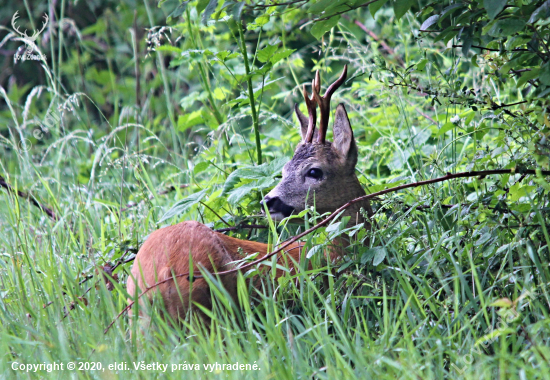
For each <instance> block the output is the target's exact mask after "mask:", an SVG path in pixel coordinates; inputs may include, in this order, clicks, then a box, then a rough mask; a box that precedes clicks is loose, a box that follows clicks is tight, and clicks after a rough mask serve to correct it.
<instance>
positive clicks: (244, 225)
mask: <svg viewBox="0 0 550 380" xmlns="http://www.w3.org/2000/svg"><path fill="white" fill-rule="evenodd" d="M241 228H250V229H251V230H252V229H255V228H267V226H264V225H262V224H239V225H238V226H234V227H227V228H218V229H217V230H214V231H216V232H227V231H235V230H240V229H241Z"/></svg>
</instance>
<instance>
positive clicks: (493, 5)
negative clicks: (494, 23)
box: [483, 0, 507, 20]
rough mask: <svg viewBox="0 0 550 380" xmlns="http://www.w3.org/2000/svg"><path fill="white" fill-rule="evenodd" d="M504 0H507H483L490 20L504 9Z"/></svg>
mask: <svg viewBox="0 0 550 380" xmlns="http://www.w3.org/2000/svg"><path fill="white" fill-rule="evenodd" d="M506 1H507V0H483V6H484V7H485V10H486V11H487V15H488V16H489V18H490V19H491V20H492V19H494V18H495V17H496V16H497V15H498V14H499V13H500V12H501V11H502V10H503V9H504V6H505V5H506Z"/></svg>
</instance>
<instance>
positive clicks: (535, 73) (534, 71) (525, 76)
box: [516, 69, 540, 87]
mask: <svg viewBox="0 0 550 380" xmlns="http://www.w3.org/2000/svg"><path fill="white" fill-rule="evenodd" d="M539 72H540V69H532V70H531V71H526V72H524V73H523V75H522V76H521V78H519V79H518V82H517V84H516V87H521V86H523V85H524V84H525V83H527V81H530V80H531V79H534V78H536V77H537V76H538V75H539Z"/></svg>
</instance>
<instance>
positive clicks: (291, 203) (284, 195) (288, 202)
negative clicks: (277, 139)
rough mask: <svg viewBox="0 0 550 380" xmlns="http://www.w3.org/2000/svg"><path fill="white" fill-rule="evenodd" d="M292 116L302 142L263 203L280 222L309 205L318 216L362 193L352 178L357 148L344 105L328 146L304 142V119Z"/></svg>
mask: <svg viewBox="0 0 550 380" xmlns="http://www.w3.org/2000/svg"><path fill="white" fill-rule="evenodd" d="M296 113H297V115H298V119H299V121H300V125H301V133H302V142H301V143H300V144H298V146H297V147H296V151H295V152H294V157H292V160H290V161H289V162H288V163H287V164H286V165H285V166H284V168H283V179H282V180H281V182H280V183H279V184H278V185H277V186H276V187H275V188H274V189H273V190H271V191H270V192H269V194H267V195H266V197H265V198H264V201H263V202H264V203H265V204H266V206H267V208H268V210H269V213H270V215H271V217H272V218H274V219H282V218H284V217H287V216H289V215H290V214H291V213H292V212H294V213H298V212H300V211H301V210H304V208H305V207H306V206H312V205H315V207H316V209H317V211H318V212H319V213H324V212H327V211H329V212H332V211H334V210H336V209H337V208H338V207H340V206H342V205H343V204H345V203H346V202H348V201H349V200H351V199H353V198H356V197H359V196H361V195H364V194H365V192H364V190H363V188H362V187H361V184H360V183H359V181H358V179H357V177H356V176H355V165H356V163H357V147H356V145H355V140H354V138H353V131H352V130H351V125H350V122H349V119H348V115H347V113H346V109H345V107H344V105H343V104H340V105H338V107H337V108H336V113H335V117H334V141H333V142H332V143H331V142H329V141H327V142H325V143H324V144H321V143H317V142H312V143H307V142H305V141H304V140H305V135H306V132H307V118H306V117H305V116H304V115H303V114H301V113H300V112H299V111H297V112H296ZM313 141H316V138H315V137H314V139H313Z"/></svg>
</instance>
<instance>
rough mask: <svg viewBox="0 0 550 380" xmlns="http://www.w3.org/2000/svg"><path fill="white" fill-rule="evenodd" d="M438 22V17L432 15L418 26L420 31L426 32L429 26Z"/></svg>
mask: <svg viewBox="0 0 550 380" xmlns="http://www.w3.org/2000/svg"><path fill="white" fill-rule="evenodd" d="M437 20H439V15H433V16H430V17H428V18H427V19H426V20H425V21H424V22H423V23H422V25H420V30H427V29H428V28H429V27H430V26H432V25H433V24H435V23H436V22H437Z"/></svg>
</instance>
